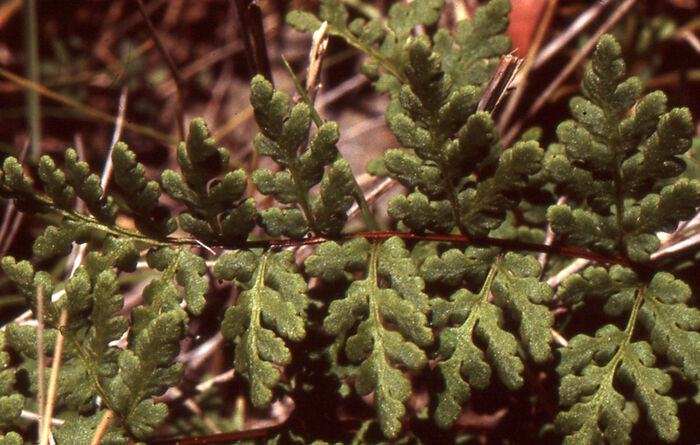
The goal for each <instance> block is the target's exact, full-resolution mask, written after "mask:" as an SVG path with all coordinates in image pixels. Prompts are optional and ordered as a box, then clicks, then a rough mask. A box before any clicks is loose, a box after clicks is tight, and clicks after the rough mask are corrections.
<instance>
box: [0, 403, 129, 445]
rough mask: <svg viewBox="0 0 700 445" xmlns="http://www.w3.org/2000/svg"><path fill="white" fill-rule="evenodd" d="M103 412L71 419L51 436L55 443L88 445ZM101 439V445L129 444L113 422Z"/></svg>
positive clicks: (100, 410)
mask: <svg viewBox="0 0 700 445" xmlns="http://www.w3.org/2000/svg"><path fill="white" fill-rule="evenodd" d="M105 412H106V410H105V409H98V410H97V411H96V412H95V413H94V414H92V415H89V416H83V417H78V418H76V419H71V420H70V421H67V422H65V423H64V424H63V425H61V426H59V427H58V428H55V429H54V431H53V436H54V439H55V441H56V443H59V444H63V443H70V444H71V445H90V444H91V443H92V439H93V437H94V436H95V433H96V430H97V428H98V426H99V424H100V421H101V420H102V418H103V417H104V414H105ZM101 437H102V439H101V440H100V443H102V444H109V445H127V444H128V443H129V440H128V439H127V438H126V437H124V434H123V432H122V431H120V429H119V427H117V426H116V425H115V423H114V422H110V425H109V426H108V428H107V430H106V431H105V432H104V434H103V435H102V436H101ZM0 444H2V442H0Z"/></svg>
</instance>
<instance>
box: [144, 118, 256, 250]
mask: <svg viewBox="0 0 700 445" xmlns="http://www.w3.org/2000/svg"><path fill="white" fill-rule="evenodd" d="M229 157H230V156H229V153H228V151H227V150H226V149H225V148H223V147H218V148H216V145H215V141H214V139H213V138H211V137H210V136H209V130H208V128H207V126H206V124H205V123H204V121H203V120H202V119H195V120H193V121H192V123H191V124H190V131H189V133H188V136H187V141H186V142H181V143H180V144H179V145H178V147H177V162H178V165H179V166H180V170H181V171H182V176H181V175H179V174H178V173H175V172H174V171H172V170H165V171H164V172H163V174H162V175H161V183H162V185H163V188H164V189H165V191H166V193H168V195H170V196H171V197H172V198H173V199H175V200H178V201H182V202H183V203H185V204H186V205H187V207H188V210H189V211H188V212H184V213H182V214H181V215H179V217H178V220H179V222H180V227H181V228H182V229H183V230H185V231H186V232H189V233H191V234H192V235H194V236H195V237H197V238H198V239H200V240H204V241H211V240H214V239H217V238H226V239H227V240H233V241H235V240H245V239H246V238H247V237H248V234H249V233H250V231H251V230H252V229H253V228H254V227H255V218H256V216H257V210H256V207H255V201H254V200H253V198H247V199H244V197H243V195H244V193H245V190H246V185H247V175H246V173H245V172H244V171H243V170H241V169H238V170H234V171H227V169H228V163H229ZM224 172H225V173H224ZM222 173H223V176H221V177H219V175H221V174H222ZM144 190H145V189H144ZM151 193H153V191H151Z"/></svg>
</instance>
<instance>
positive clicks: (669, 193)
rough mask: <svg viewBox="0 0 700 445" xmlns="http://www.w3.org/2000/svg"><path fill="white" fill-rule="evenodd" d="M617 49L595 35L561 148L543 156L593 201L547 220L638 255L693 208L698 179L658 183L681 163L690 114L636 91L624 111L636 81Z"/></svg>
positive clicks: (584, 242)
mask: <svg viewBox="0 0 700 445" xmlns="http://www.w3.org/2000/svg"><path fill="white" fill-rule="evenodd" d="M620 52H621V50H620V45H619V44H618V43H617V42H616V41H615V39H614V38H612V37H611V36H603V37H602V38H601V39H600V41H599V42H598V45H597V46H596V50H595V52H594V53H593V60H592V62H591V64H590V66H588V67H587V68H586V72H585V74H584V78H583V82H582V87H583V93H584V96H585V97H576V98H574V99H572V100H571V103H570V108H571V113H572V115H573V116H574V118H575V120H569V121H566V122H564V123H562V124H561V125H559V127H558V128H557V135H558V137H559V140H560V141H561V144H563V147H562V146H560V145H556V144H555V145H553V146H552V147H551V148H550V156H549V157H548V160H547V164H548V166H547V169H548V171H550V172H551V179H552V180H553V181H554V182H555V183H558V184H561V188H562V190H563V191H564V192H565V193H567V194H569V195H570V196H571V197H575V198H576V199H578V200H579V201H580V202H582V203H585V204H588V205H589V206H590V207H591V208H590V210H589V209H585V208H581V209H576V210H573V211H572V210H570V209H568V208H566V207H570V206H571V204H566V205H564V206H556V207H552V208H550V210H549V212H548V219H549V220H550V222H551V223H552V227H553V228H554V230H555V231H556V232H558V233H560V234H561V235H562V236H566V237H569V238H570V239H571V241H573V242H574V243H576V244H578V245H580V246H583V247H593V248H595V249H599V250H603V251H606V252H608V253H611V252H613V251H614V250H619V251H624V252H625V254H626V255H627V256H628V257H629V258H630V259H631V260H632V261H635V262H642V261H646V260H647V259H648V257H649V255H650V254H651V253H653V252H654V251H656V250H657V249H658V248H659V246H660V242H659V240H658V238H657V237H656V233H655V232H656V231H659V230H667V231H670V230H673V229H674V228H675V226H676V225H677V224H678V222H679V221H681V220H684V219H688V218H690V217H692V216H693V215H694V214H695V209H696V208H697V207H698V206H700V183H698V181H697V180H689V181H688V180H684V181H678V182H675V183H672V184H669V185H666V184H667V183H668V182H666V184H664V181H668V180H669V179H670V178H674V177H678V176H679V175H680V174H681V173H682V172H683V171H684V169H685V163H684V162H683V161H682V160H681V159H680V158H679V155H681V154H682V153H684V152H685V151H686V150H688V148H689V147H690V135H691V134H692V119H691V117H690V113H689V112H688V110H687V109H683V108H676V109H673V110H670V111H666V97H665V96H664V95H663V93H660V92H653V93H650V94H648V95H647V96H645V97H644V98H642V99H641V100H640V101H639V103H638V104H637V106H636V107H635V113H634V114H633V115H631V116H629V117H625V115H626V113H627V112H628V110H629V109H630V108H631V107H632V106H633V105H634V103H635V101H636V100H637V98H638V97H639V96H640V94H641V92H642V85H641V82H640V81H639V79H637V78H634V77H632V78H629V79H627V80H623V78H624V75H625V66H624V62H623V61H622V59H621V58H620ZM587 182H588V183H591V184H592V186H591V187H586V185H585V184H586V183H587ZM664 185H666V187H664V188H662V187H663V186H664Z"/></svg>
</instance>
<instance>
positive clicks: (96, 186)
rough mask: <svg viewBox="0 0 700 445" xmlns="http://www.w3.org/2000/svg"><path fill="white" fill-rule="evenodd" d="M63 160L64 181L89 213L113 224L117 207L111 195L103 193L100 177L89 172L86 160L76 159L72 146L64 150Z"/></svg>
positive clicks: (109, 224) (106, 222)
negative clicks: (83, 203)
mask: <svg viewBox="0 0 700 445" xmlns="http://www.w3.org/2000/svg"><path fill="white" fill-rule="evenodd" d="M64 162H65V175H66V181H67V182H68V183H69V184H70V185H71V186H72V187H73V189H74V190H75V194H76V195H77V196H78V197H79V198H80V199H82V200H83V202H85V205H86V206H87V208H88V209H89V210H90V213H92V214H93V215H94V216H95V218H97V220H98V221H100V222H101V223H103V224H106V225H108V226H111V225H114V221H115V219H116V218H117V213H118V211H119V208H118V207H117V204H116V203H115V202H114V200H113V199H112V197H111V196H108V195H105V194H104V190H102V187H101V186H100V177H99V176H97V175H96V174H94V173H91V172H90V166H89V165H88V163H87V162H85V161H79V160H78V154H77V153H76V152H75V150H73V149H72V148H69V149H68V150H66V154H65V160H64Z"/></svg>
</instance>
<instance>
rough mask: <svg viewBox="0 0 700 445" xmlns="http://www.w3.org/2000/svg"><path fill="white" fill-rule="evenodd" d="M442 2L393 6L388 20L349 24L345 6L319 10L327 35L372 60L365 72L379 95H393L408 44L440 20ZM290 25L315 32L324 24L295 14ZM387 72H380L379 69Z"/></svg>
mask: <svg viewBox="0 0 700 445" xmlns="http://www.w3.org/2000/svg"><path fill="white" fill-rule="evenodd" d="M443 5H444V1H443V0H417V1H414V2H411V3H409V4H404V3H394V4H393V5H392V6H391V8H390V9H389V14H388V17H389V20H387V21H386V22H384V21H382V20H381V19H379V18H372V19H370V20H365V19H363V18H356V19H354V20H353V21H352V22H350V23H348V18H349V14H348V11H347V10H346V9H345V6H344V5H343V4H342V2H340V1H338V0H323V1H321V6H320V10H319V17H320V19H321V20H325V21H327V22H328V25H329V27H328V31H329V33H330V34H331V35H336V36H339V37H340V38H342V39H343V40H345V41H346V42H347V43H348V44H349V45H351V46H354V47H355V48H357V49H358V50H360V51H362V52H363V53H365V54H367V55H368V56H369V57H370V60H369V62H367V63H365V64H364V66H363V67H362V72H363V73H364V74H365V75H367V77H369V78H370V79H372V80H376V83H375V86H376V87H377V89H378V90H379V91H382V92H391V94H392V95H394V94H395V93H396V92H397V91H398V87H399V86H400V84H401V83H403V82H405V77H404V75H403V73H402V72H401V67H403V66H404V65H405V58H406V53H405V42H406V41H407V39H408V37H409V35H410V33H411V32H412V31H413V29H414V28H415V27H417V26H422V25H424V26H431V25H434V24H435V23H437V21H438V20H439V19H440V9H441V8H442V7H443ZM286 20H287V23H289V24H290V25H292V26H293V27H295V28H296V29H297V30H298V31H315V30H316V29H318V27H319V26H321V21H320V20H319V19H318V18H316V17H315V16H314V15H313V14H309V13H306V12H301V11H292V12H291V13H289V14H288V15H287V18H286ZM380 66H381V67H382V68H384V69H385V70H386V72H384V73H380V72H379V67H380Z"/></svg>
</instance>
